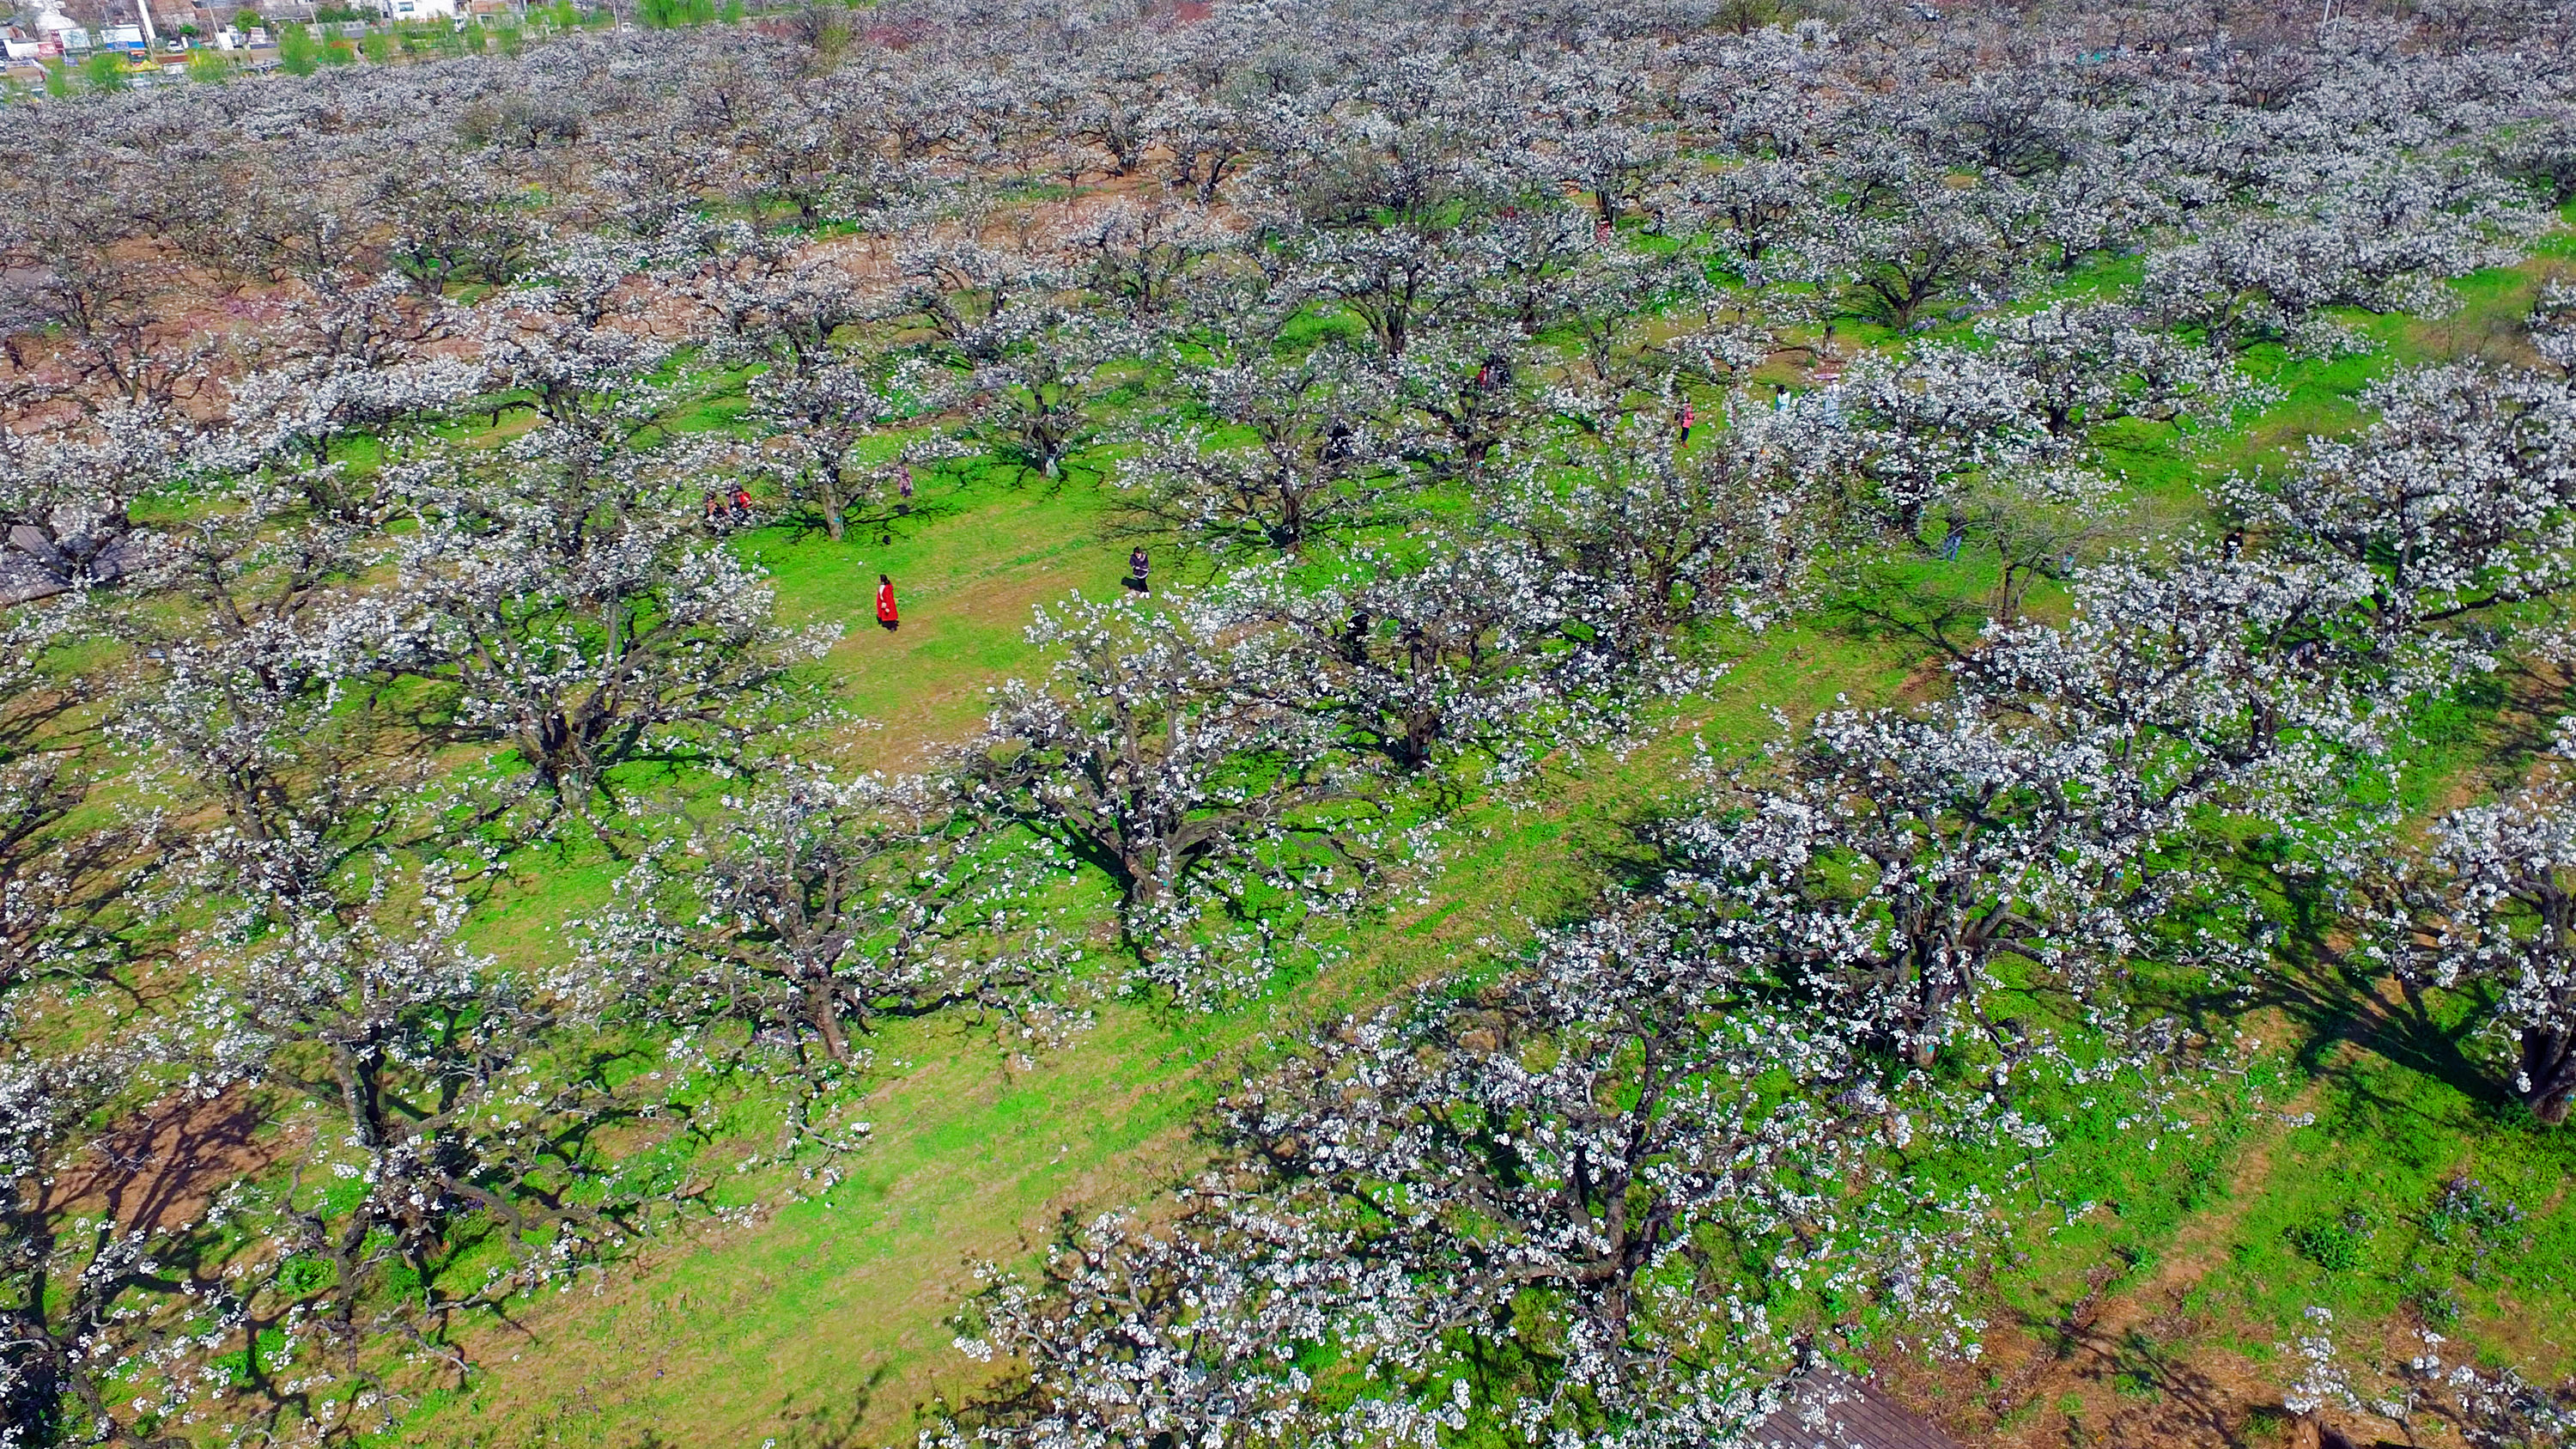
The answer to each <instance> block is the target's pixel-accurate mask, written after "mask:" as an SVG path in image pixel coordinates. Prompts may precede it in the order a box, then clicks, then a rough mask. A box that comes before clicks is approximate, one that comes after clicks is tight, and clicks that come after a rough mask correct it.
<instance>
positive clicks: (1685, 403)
mask: <svg viewBox="0 0 2576 1449" xmlns="http://www.w3.org/2000/svg"><path fill="white" fill-rule="evenodd" d="M1698 421H1699V414H1698V413H1697V412H1694V411H1692V409H1691V403H1690V399H1689V398H1683V399H1682V440H1681V443H1680V446H1682V447H1685V448H1687V447H1689V446H1690V430H1691V424H1693V423H1695V422H1698Z"/></svg>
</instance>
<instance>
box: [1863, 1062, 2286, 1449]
mask: <svg viewBox="0 0 2576 1449" xmlns="http://www.w3.org/2000/svg"><path fill="white" fill-rule="evenodd" d="M2321 1090H2322V1087H2321V1084H2311V1085H2310V1086H2309V1087H2308V1089H2307V1090H2306V1091H2304V1092H2302V1093H2301V1094H2300V1095H2299V1097H2297V1098H2296V1099H2294V1100H2292V1101H2291V1102H2289V1103H2287V1104H2280V1105H2275V1106H2272V1107H2269V1108H2267V1109H2266V1110H2265V1120H2264V1121H2263V1122H2262V1124H2261V1125H2260V1126H2258V1127H2257V1128H2256V1129H2255V1130H2254V1131H2253V1132H2251V1133H2250V1134H2248V1137H2247V1140H2246V1141H2245V1143H2244V1144H2243V1146H2242V1148H2241V1149H2240V1152H2239V1155H2238V1158H2237V1162H2236V1167H2235V1170H2234V1172H2233V1173H2232V1174H2230V1177H2229V1182H2228V1192H2227V1197H2226V1199H2225V1200H2224V1202H2222V1203H2221V1204H2219V1205H2217V1206H2216V1207H2214V1208H2213V1209H2212V1210H2210V1211H2207V1212H2203V1213H2200V1214H2197V1215H2195V1216H2193V1217H2192V1218H2190V1219H2189V1220H2187V1221H2186V1222H2185V1223H2184V1224H2183V1226H2182V1228H2181V1230H2180V1231H2179V1232H2177V1233H2176V1234H2175V1235H2174V1237H2173V1239H2172V1240H2171V1241H2170V1242H2169V1243H2167V1244H2166V1245H2165V1246H2164V1248H2163V1249H2162V1251H2160V1252H2159V1253H2158V1255H2157V1264H2156V1267H2155V1268H2154V1270H2153V1271H2152V1273H2151V1274H2150V1275H2149V1276H2148V1277H2147V1278H2146V1280H2145V1281H2143V1282H2141V1283H2137V1284H2135V1285H2132V1286H2129V1287H2125V1288H2119V1289H2113V1288H2112V1287H2111V1286H2110V1285H2111V1284H2113V1283H2114V1282H2116V1281H2117V1279H2118V1276H2119V1265H2118V1263H2117V1261H2116V1260H2114V1261H2109V1262H2105V1263H2102V1264H2100V1265H2099V1266H2097V1267H2096V1268H2095V1269H2094V1270H2093V1272H2092V1274H2091V1275H2090V1277H2089V1284H2090V1289H2091V1291H2089V1292H2088V1293H2087V1294H2086V1295H2085V1296H2084V1298H2083V1299H2081V1300H2080V1301H2079V1302H2078V1303H2077V1304H2076V1305H2075V1306H2074V1308H2073V1309H2072V1310H2071V1311H2069V1312H2068V1313H2067V1314H2066V1315H2065V1316H2063V1317H2062V1318H2059V1319H2058V1320H2056V1321H2055V1322H2035V1321H2034V1322H2027V1323H2021V1324H2001V1325H1998V1326H1997V1327H1996V1328H1995V1329H1994V1330H1993V1331H1991V1332H1989V1334H1988V1335H1987V1337H1986V1340H1985V1343H1986V1350H1987V1351H1986V1354H1985V1357H1984V1359H1983V1360H1982V1361H1981V1362H1980V1363H1976V1364H1959V1365H1955V1366H1952V1367H1949V1368H1946V1369H1941V1368H1930V1369H1927V1368H1925V1367H1923V1366H1920V1365H1914V1366H1904V1365H1893V1366H1891V1367H1892V1368H1893V1369H1894V1373H1893V1374H1892V1377H1893V1378H1894V1379H1895V1381H1896V1383H1897V1385H1898V1388H1899V1391H1900V1393H1901V1394H1902V1395H1903V1396H1904V1397H1905V1398H1907V1399H1909V1400H1911V1401H1912V1402H1914V1403H1915V1404H1917V1405H1918V1406H1920V1407H1923V1408H1926V1409H1930V1410H1933V1411H1935V1412H1936V1413H1938V1412H1939V1411H1940V1410H1941V1409H1942V1408H1944V1407H1945V1406H1946V1407H1947V1408H1948V1409H1949V1412H1947V1413H1946V1414H1941V1415H1940V1417H1942V1418H1943V1419H1944V1420H1945V1421H1946V1422H1947V1424H1948V1426H1949V1428H1950V1429H1951V1431H1952V1432H1953V1433H1955V1434H1957V1435H1958V1436H1959V1438H1960V1440H1961V1442H1962V1443H1964V1444H1967V1445H1971V1446H1975V1449H2042V1446H2050V1449H2061V1446H2076V1445H2081V1446H2086V1449H2094V1446H2100V1449H2175V1446H2184V1445H2191V1446H2213V1449H2215V1446H2221V1445H2226V1446H2250V1445H2255V1444H2270V1443H2276V1442H2279V1440H2278V1437H2277V1436H2278V1435H2279V1433H2280V1432H2281V1430H2282V1428H2283V1427H2284V1421H2283V1419H2282V1416H2281V1413H2280V1409H2279V1404H2280V1394H2279V1391H2278V1389H2277V1388H2276V1387H2275V1386H2274V1385H2273V1384H2272V1382H2271V1381H2270V1380H2269V1379H2268V1378H2266V1377H2264V1376H2262V1375H2261V1374H2259V1373H2258V1372H2257V1371H2256V1366H2255V1365H2253V1364H2252V1363H2250V1362H2248V1361H2247V1360H2245V1359H2244V1358H2242V1357H2241V1356H2239V1355H2236V1354H2233V1353H2230V1352H2227V1351H2226V1350H2224V1349H2221V1348H2216V1347H2213V1346H2210V1342H2209V1340H2210V1339H2211V1338H2212V1337H2213V1335H2212V1334H2211V1332H2210V1330H2211V1329H2212V1328H2213V1327H2214V1324H2213V1323H2212V1322H2211V1320H2210V1319H2209V1317H2208V1316H2207V1315H2206V1314H2204V1313H2201V1312H2197V1311H2195V1310H2194V1309H2193V1308H2192V1307H2191V1297H2192V1293H2193V1290H2194V1289H2196V1288H2198V1287H2199V1286H2200V1284H2201V1283H2202V1281H2203V1280H2204V1279H2206V1278H2207V1277H2208V1276H2209V1275H2210V1274H2211V1273H2212V1272H2213V1271H2215V1270H2216V1269H2218V1268H2219V1267H2220V1266H2221V1265H2223V1264H2224V1263H2225V1262H2226V1260H2227V1258H2228V1255H2229V1253H2230V1251H2231V1248H2232V1245H2233V1243H2234V1241H2235V1237H2236V1230H2237V1226H2238V1224H2239V1222H2240V1221H2241V1220H2242V1218H2243V1216H2244V1214H2245V1213H2246V1211H2247V1210H2248V1209H2249V1208H2250V1207H2251V1206H2252V1205H2253V1203H2254V1202H2255V1201H2256V1200H2257V1199H2258V1198H2259V1197H2260V1196H2261V1193H2262V1188H2263V1185H2264V1183H2265V1182H2267V1181H2268V1180H2269V1179H2270V1178H2271V1176H2272V1173H2273V1169H2274V1167H2275V1165H2276V1161H2277V1158H2278V1154H2279V1152H2280V1150H2281V1148H2282V1146H2283V1144H2284V1142H2285V1140H2286V1139H2287V1137H2288V1135H2289V1132H2290V1125H2289V1124H2290V1123H2291V1122H2292V1121H2294V1120H2296V1119H2297V1118H2298V1117H2299V1115H2300V1114H2301V1113H2304V1112H2307V1111H2309V1110H2312V1108H2313V1106H2314V1104H2315V1099H2316V1097H2317V1096H2318V1094H2319V1092H2320V1091H2321Z"/></svg>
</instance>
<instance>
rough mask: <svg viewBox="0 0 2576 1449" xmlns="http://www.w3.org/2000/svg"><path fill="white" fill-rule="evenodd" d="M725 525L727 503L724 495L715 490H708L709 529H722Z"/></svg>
mask: <svg viewBox="0 0 2576 1449" xmlns="http://www.w3.org/2000/svg"><path fill="white" fill-rule="evenodd" d="M724 524H725V501H724V495H723V494H721V493H718V492H717V491H715V490H714V489H712V488H710V489H708V490H707V527H709V528H722V527H724Z"/></svg>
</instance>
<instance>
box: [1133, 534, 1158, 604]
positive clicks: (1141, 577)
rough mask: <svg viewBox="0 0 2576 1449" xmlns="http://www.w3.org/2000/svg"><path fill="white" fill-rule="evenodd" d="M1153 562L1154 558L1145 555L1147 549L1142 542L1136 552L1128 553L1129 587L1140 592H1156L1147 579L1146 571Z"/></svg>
mask: <svg viewBox="0 0 2576 1449" xmlns="http://www.w3.org/2000/svg"><path fill="white" fill-rule="evenodd" d="M1152 564H1153V560H1151V559H1149V558H1147V557H1145V549H1144V546H1143V545H1141V544H1140V545H1138V546H1137V548H1136V549H1135V551H1134V552H1132V553H1130V554H1128V555H1127V587H1129V588H1131V589H1134V590H1135V591H1136V592H1138V593H1140V594H1150V593H1152V592H1154V589H1153V586H1152V585H1151V584H1149V583H1147V582H1146V581H1145V571H1146V569H1148V568H1149V567H1151V566H1152Z"/></svg>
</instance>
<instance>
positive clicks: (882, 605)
mask: <svg viewBox="0 0 2576 1449" xmlns="http://www.w3.org/2000/svg"><path fill="white" fill-rule="evenodd" d="M877 622H878V623H880V624H882V625H884V626H885V627H886V629H887V630H888V631H889V632H891V631H892V630H893V629H894V628H895V626H896V625H898V624H900V623H902V622H903V621H902V620H901V619H899V618H897V617H896V616H895V612H894V580H892V579H890V578H887V577H886V576H885V575H883V574H879V575H877Z"/></svg>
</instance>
